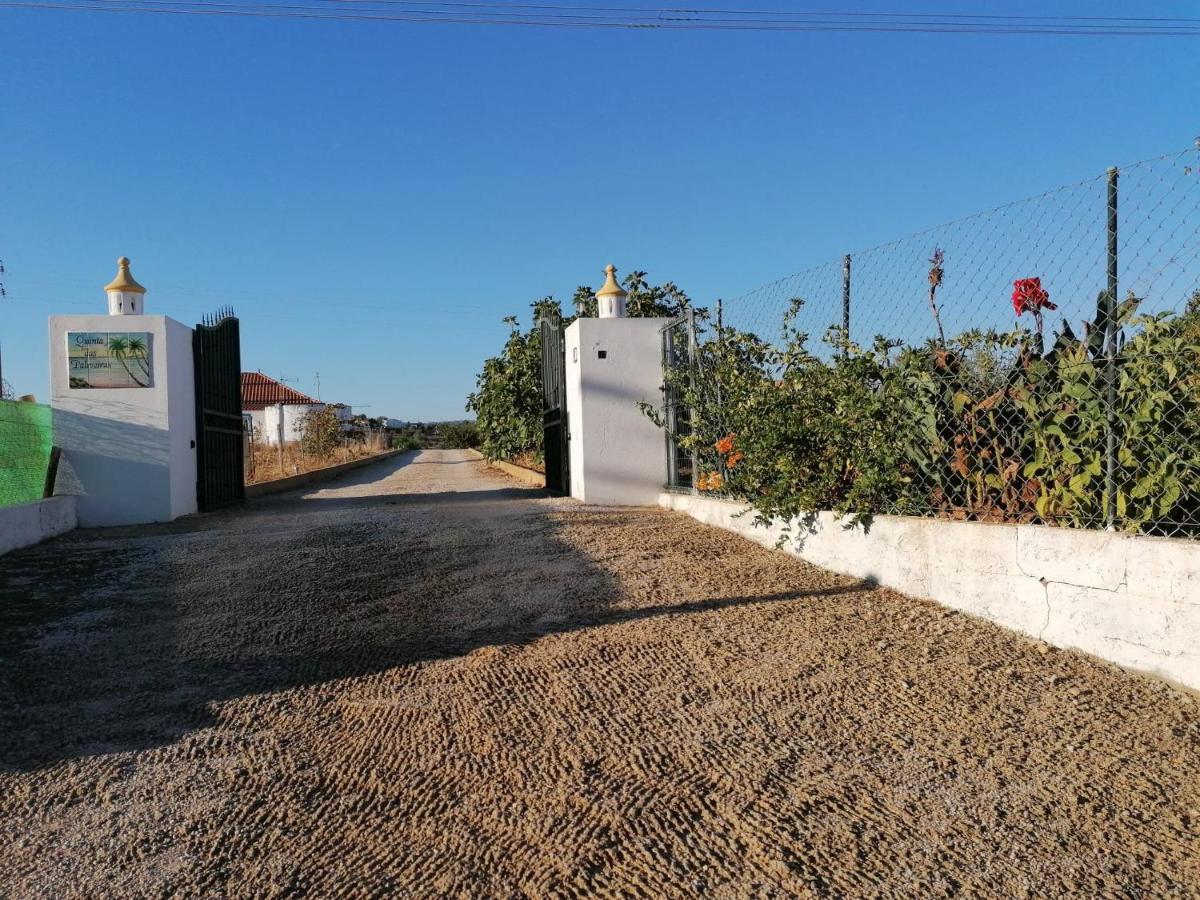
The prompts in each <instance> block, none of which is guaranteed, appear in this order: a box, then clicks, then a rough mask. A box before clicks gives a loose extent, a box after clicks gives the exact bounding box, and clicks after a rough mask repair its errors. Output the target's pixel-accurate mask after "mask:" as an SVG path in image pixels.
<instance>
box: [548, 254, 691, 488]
mask: <svg viewBox="0 0 1200 900" xmlns="http://www.w3.org/2000/svg"><path fill="white" fill-rule="evenodd" d="M607 274H608V279H607V282H606V284H605V286H604V287H603V288H601V290H600V291H598V292H597V298H598V300H599V302H600V306H601V315H602V317H601V318H597V319H590V318H588V319H585V318H579V319H576V320H575V321H574V322H572V323H571V324H570V325H569V326H567V329H566V334H565V348H566V356H567V360H566V368H567V384H566V388H567V424H568V428H569V430H570V435H569V440H568V446H569V454H570V460H571V496H572V497H575V498H576V499H578V500H582V501H583V502H585V503H611V504H621V505H631V506H656V505H657V504H658V495H659V492H660V491H661V490H662V486H663V483H664V481H665V477H664V475H665V472H666V463H665V460H666V450H665V446H666V444H665V440H664V438H663V432H662V429H660V428H659V427H658V426H657V425H655V424H654V423H653V422H652V421H650V419H649V418H648V417H647V416H646V414H645V413H643V412H642V411H641V409H640V408H639V407H638V404H639V402H641V401H645V402H646V403H649V404H650V405H651V406H653V407H654V408H655V409H657V408H659V407H660V406H661V405H662V383H663V371H662V328H663V326H664V325H666V324H667V322H669V321H670V320H669V319H628V318H624V313H625V292H624V291H622V290H621V289H620V288H619V287H618V286H617V284H616V279H615V277H614V275H615V269H614V268H613V267H612V266H609V267H608V271H607Z"/></svg>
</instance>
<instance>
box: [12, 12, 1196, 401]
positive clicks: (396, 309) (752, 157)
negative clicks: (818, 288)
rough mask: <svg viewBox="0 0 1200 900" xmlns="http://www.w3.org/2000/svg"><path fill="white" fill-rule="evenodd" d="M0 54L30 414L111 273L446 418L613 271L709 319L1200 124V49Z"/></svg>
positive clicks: (566, 37) (79, 39)
mask: <svg viewBox="0 0 1200 900" xmlns="http://www.w3.org/2000/svg"><path fill="white" fill-rule="evenodd" d="M755 5H759V4H755ZM828 5H830V6H839V7H843V8H850V7H853V8H858V9H868V8H872V9H892V10H902V9H905V8H906V7H905V6H904V5H902V4H891V5H878V4H877V5H875V6H871V7H868V6H866V5H863V4H851V3H850V2H849V0H842V2H841V3H839V4H828ZM918 6H919V7H920V8H922V9H926V8H928V9H932V10H935V11H943V10H947V9H959V10H965V9H974V10H976V11H977V10H980V9H983V8H984V7H982V6H980V5H976V6H973V7H967V6H963V5H961V4H960V5H957V6H955V5H952V4H945V3H942V4H919V5H918ZM1148 6H1149V4H1146V5H1139V13H1140V14H1142V15H1150V14H1151V12H1150V10H1149V9H1148ZM1153 7H1154V9H1153V14H1155V15H1177V16H1195V15H1197V14H1198V11H1197V7H1196V5H1195V4H1194V3H1174V4H1172V3H1155V4H1153ZM793 8H794V7H793ZM910 8H917V7H916V6H914V7H910ZM986 9H987V10H988V11H1001V10H1002V11H1006V12H1011V11H1038V12H1046V11H1047V8H1046V5H1045V4H1024V5H1022V4H1015V3H1010V4H1003V5H1000V4H990V5H988V6H987V7H986ZM1053 11H1055V12H1058V13H1064V14H1086V15H1104V14H1112V15H1120V14H1128V6H1127V4H1123V3H1099V2H1093V3H1086V4H1085V3H1077V4H1073V5H1072V4H1056V5H1054V10H1053ZM0 33H3V34H4V35H5V40H4V50H3V53H2V55H0V102H2V108H3V129H4V140H3V141H2V142H0V259H3V260H4V262H5V264H6V266H7V268H8V270H9V275H8V276H7V278H6V281H7V285H8V289H9V294H10V297H9V299H8V300H5V301H0V344H2V346H3V361H4V375H5V377H6V378H7V379H8V380H9V381H11V382H12V384H13V386H14V387H15V388H16V390H17V391H18V392H19V393H24V392H32V393H34V394H36V395H37V396H38V397H39V399H45V398H46V397H47V395H48V382H49V378H48V373H47V347H46V317H47V316H48V315H51V314H55V313H73V312H77V313H85V312H102V311H103V310H104V308H105V301H104V296H103V294H102V292H101V290H100V288H101V286H102V285H103V284H105V283H106V282H107V281H108V280H109V279H110V278H111V277H112V275H113V274H114V272H115V259H116V257H117V256H119V255H122V254H125V255H128V256H130V257H131V258H132V259H133V263H134V265H133V269H134V272H135V274H136V275H137V277H138V279H139V280H140V281H141V282H142V283H143V284H145V285H147V286H148V288H149V290H150V293H149V294H148V295H147V310H148V311H149V312H152V313H164V314H167V315H171V316H173V317H175V318H177V319H180V320H181V321H184V322H187V323H189V324H191V323H193V322H195V321H196V320H197V318H198V316H199V315H200V314H201V313H203V312H205V311H206V310H210V309H213V308H215V307H216V306H218V305H221V304H232V305H233V306H234V307H235V308H236V309H237V311H238V313H239V314H240V315H241V317H242V320H243V346H242V358H243V363H244V367H245V368H247V369H262V371H264V372H266V373H267V374H270V375H273V376H277V375H280V374H283V375H285V376H288V377H289V378H292V379H296V381H295V382H294V384H295V386H297V387H299V388H300V389H302V390H307V391H315V389H316V385H315V375H316V373H317V372H320V379H321V394H322V398H323V399H326V400H335V401H341V402H346V403H351V404H353V405H355V406H356V407H360V408H362V409H363V411H364V412H367V413H369V414H371V415H390V416H395V417H398V418H405V419H413V420H429V419H444V418H458V417H461V416H462V415H463V402H464V398H465V395H466V394H467V392H468V391H469V390H470V389H471V388H472V386H473V384H474V377H475V373H476V372H477V371H478V369H479V367H480V363H481V362H482V360H483V359H484V357H486V356H488V355H491V354H493V353H494V352H495V351H496V350H497V349H498V348H499V346H500V344H501V342H502V341H503V339H504V336H505V334H506V331H507V328H506V326H505V325H504V324H502V322H501V319H502V318H503V317H504V316H505V315H507V314H509V313H513V312H517V313H520V314H521V315H522V319H523V321H525V320H527V319H528V304H529V303H530V302H531V301H533V300H535V299H537V298H538V297H541V296H543V295H545V294H554V295H555V296H556V297H559V298H560V299H564V300H565V299H567V298H569V297H570V295H571V293H572V291H573V289H574V288H575V286H576V285H578V284H580V283H589V282H590V283H592V284H593V285H595V286H598V285H599V284H600V283H601V281H602V269H603V266H604V265H605V263H607V262H610V261H611V262H614V263H615V264H616V265H617V266H618V267H619V268H620V269H621V270H622V271H623V272H624V271H628V270H629V269H631V268H641V269H645V270H647V271H649V273H650V276H651V279H652V280H654V281H661V280H666V279H670V280H673V281H675V282H677V283H678V284H680V285H681V286H682V287H683V288H684V289H685V290H687V291H688V292H689V293H690V294H691V295H692V296H693V297H694V298H695V299H696V300H697V301H698V302H700V303H710V302H711V301H712V300H713V299H714V298H715V297H717V296H725V297H730V296H734V295H737V294H740V293H743V292H745V291H746V290H748V289H750V288H753V287H754V286H756V285H758V284H760V283H762V282H766V281H769V280H772V279H775V278H778V277H781V276H784V275H787V274H789V273H791V272H795V271H797V270H800V269H804V268H806V267H808V266H810V265H813V264H815V263H820V262H824V261H826V260H828V259H831V258H834V257H837V256H840V255H841V254H842V253H843V252H845V251H847V250H851V249H855V248H858V247H864V246H872V245H874V244H877V243H880V242H882V241H884V240H887V239H890V238H893V237H898V236H900V235H903V234H906V233H908V232H911V231H914V230H917V229H918V228H921V227H924V226H927V225H932V224H935V223H938V222H940V221H943V220H946V219H950V218H954V217H957V216H960V215H963V214H965V213H970V212H973V211H975V210H978V209H982V208H987V207H990V206H994V205H996V204H998V203H1001V202H1004V201H1007V200H1012V199H1016V198H1019V197H1023V196H1026V195H1028V194H1031V193H1036V192H1039V191H1041V190H1044V189H1046V188H1050V187H1054V186H1056V185H1059V184H1063V183H1067V182H1072V181H1077V180H1079V179H1081V178H1083V177H1086V176H1089V175H1093V174H1096V173H1099V172H1102V171H1103V170H1104V169H1105V168H1106V167H1107V166H1109V165H1111V164H1114V163H1124V162H1128V161H1132V160H1137V159H1141V158H1144V157H1148V156H1153V155H1157V154H1159V153H1163V152H1166V151H1169V150H1175V149H1181V148H1184V147H1187V146H1189V145H1190V144H1191V143H1192V140H1193V139H1194V137H1195V136H1196V135H1197V134H1200V39H1197V38H1170V39H1166V38H1161V39H1150V38H1121V39H1114V38H1080V37H998V36H970V35H954V36H931V35H911V34H910V35H902V34H884V35H872V34H860V35H847V34H795V33H791V34H789V33H748V34H734V33H729V32H672V33H662V32H652V31H593V30H581V31H576V30H571V29H534V28H515V27H487V26H466V25H463V26H459V25H416V24H381V23H354V22H330V21H292V20H256V19H244V20H243V19H228V18H206V17H172V16H152V15H121V14H101V13H85V12H64V11H35V10H12V9H0Z"/></svg>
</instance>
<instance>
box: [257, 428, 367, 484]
mask: <svg viewBox="0 0 1200 900" xmlns="http://www.w3.org/2000/svg"><path fill="white" fill-rule="evenodd" d="M387 449H388V447H387V442H386V440H385V438H384V437H383V436H382V435H373V436H372V438H371V439H370V440H369V441H362V440H352V441H347V442H346V443H344V444H342V445H339V446H337V447H334V448H333V449H332V450H331V451H330V452H329V453H326V454H323V455H316V454H309V453H305V452H304V451H303V450H302V449H301V447H300V444H299V443H290V444H284V446H283V452H282V453H280V450H279V447H270V446H267V445H266V444H260V443H255V444H254V446H253V448H252V450H251V454H250V460H249V464H248V465H247V467H246V484H258V483H260V482H263V481H275V480H276V479H278V478H287V477H288V476H289V475H300V474H301V473H304V472H311V471H313V470H314V469H324V468H325V467H326V466H336V465H338V464H339V463H345V462H351V461H353V460H356V459H364V458H365V457H368V456H374V455H375V454H377V453H382V452H383V451H385V450H387Z"/></svg>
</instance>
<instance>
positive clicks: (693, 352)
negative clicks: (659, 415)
mask: <svg viewBox="0 0 1200 900" xmlns="http://www.w3.org/2000/svg"><path fill="white" fill-rule="evenodd" d="M687 330H688V384H689V385H690V386H691V389H692V397H693V401H694V398H695V396H696V382H697V378H696V367H697V366H698V365H699V359H698V358H697V353H698V349H699V345H698V343H697V341H696V311H695V310H694V309H692V308H691V307H688V311H687ZM696 418H697V416H696V406H695V403H694V402H693V403H692V405H691V406H689V407H688V424H689V426H690V427H689V428H688V432H689V434H690V435H691V438H692V493H693V494H698V493H699V492H700V489H699V488H698V487H696V481H697V479H698V478H699V477H700V451H699V450H698V449H697V447H696V425H697V424H698V423H697V421H696Z"/></svg>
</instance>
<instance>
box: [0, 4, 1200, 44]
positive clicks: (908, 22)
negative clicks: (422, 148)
mask: <svg viewBox="0 0 1200 900" xmlns="http://www.w3.org/2000/svg"><path fill="white" fill-rule="evenodd" d="M392 2H398V0H392ZM0 8H8V9H52V10H68V11H86V12H109V13H153V14H159V15H190V16H233V17H251V18H281V19H315V20H332V19H343V20H346V21H376V22H400V23H411V24H450V25H518V26H526V27H559V28H607V29H614V28H617V29H653V30H663V31H675V30H689V31H690V30H709V31H779V32H859V33H888V32H891V33H922V34H995V35H1075V36H1111V37H1194V36H1200V20H1197V19H1166V18H1136V17H1115V16H1114V17H1083V16H1074V17H1052V16H1040V17H1023V16H1006V17H1001V16H983V15H976V14H964V15H957V14H935V13H912V14H875V13H856V12H836V13H835V12H819V13H811V12H809V13H805V12H789V11H774V10H732V9H731V10H695V9H691V10H685V9H669V8H658V9H651V8H647V9H640V8H636V7H588V6H580V7H554V6H551V5H548V4H544V5H537V4H502V3H493V4H485V3H478V4H472V3H469V2H466V0H454V2H450V0H447V2H444V3H428V2H426V3H422V4H421V6H419V7H407V6H405V7H402V8H403V9H404V12H403V13H400V12H389V11H387V10H384V9H378V8H375V6H350V5H347V4H346V3H344V2H334V3H331V4H329V5H326V6H308V5H301V4H272V3H236V2H228V3H222V2H219V0H74V2H53V0H0ZM393 8H395V7H393ZM458 9H470V10H471V12H458V11H456V10H458ZM555 9H563V10H565V9H571V10H573V11H572V12H569V13H568V12H562V11H560V12H554V11H550V10H555ZM520 10H537V11H536V12H522V11H520ZM729 16H732V18H729ZM754 16H768V17H767V18H754ZM780 16H791V17H793V18H779V17H780ZM833 16H843V17H845V18H832V17H833Z"/></svg>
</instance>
